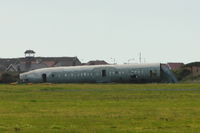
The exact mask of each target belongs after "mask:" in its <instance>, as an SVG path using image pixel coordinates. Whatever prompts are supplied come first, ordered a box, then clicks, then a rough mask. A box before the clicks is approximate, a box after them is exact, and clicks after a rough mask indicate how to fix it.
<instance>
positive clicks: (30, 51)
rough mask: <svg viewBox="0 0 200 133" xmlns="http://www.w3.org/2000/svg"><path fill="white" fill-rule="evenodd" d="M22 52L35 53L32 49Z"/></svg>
mask: <svg viewBox="0 0 200 133" xmlns="http://www.w3.org/2000/svg"><path fill="white" fill-rule="evenodd" d="M24 54H35V51H33V50H26V51H25V52H24Z"/></svg>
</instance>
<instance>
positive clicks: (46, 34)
mask: <svg viewBox="0 0 200 133" xmlns="http://www.w3.org/2000/svg"><path fill="white" fill-rule="evenodd" d="M0 46H1V47H0V49H1V51H0V58H7V57H23V56H24V51H25V50H27V49H32V50H34V51H35V52H36V56H45V57H49V56H77V57H78V58H79V59H80V60H81V61H83V62H86V61H88V60H96V59H102V60H106V61H107V62H110V63H112V62H113V61H114V60H113V59H111V58H115V60H116V62H117V63H124V62H127V61H128V60H129V59H132V58H135V60H131V62H138V58H139V53H140V52H142V58H145V60H146V62H148V63H150V62H163V63H165V62H185V63H187V62H192V61H199V60H200V52H199V51H200V1H199V0H0ZM143 61H144V59H143Z"/></svg>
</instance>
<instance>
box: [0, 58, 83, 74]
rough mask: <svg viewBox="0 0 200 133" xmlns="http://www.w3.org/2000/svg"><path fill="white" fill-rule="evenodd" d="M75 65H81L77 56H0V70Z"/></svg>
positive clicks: (27, 69) (24, 69) (23, 69)
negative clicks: (3, 57)
mask: <svg viewBox="0 0 200 133" xmlns="http://www.w3.org/2000/svg"><path fill="white" fill-rule="evenodd" d="M77 65H81V62H80V61H79V59H78V58H77V57H32V58H5V59H2V58H0V71H18V72H27V71H30V70H35V69H39V68H47V67H60V66H77Z"/></svg>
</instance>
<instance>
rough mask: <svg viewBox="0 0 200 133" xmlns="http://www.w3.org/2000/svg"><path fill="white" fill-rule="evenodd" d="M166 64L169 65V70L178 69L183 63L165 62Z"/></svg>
mask: <svg viewBox="0 0 200 133" xmlns="http://www.w3.org/2000/svg"><path fill="white" fill-rule="evenodd" d="M167 66H168V67H169V69H170V70H178V69H180V68H182V67H184V63H172V62H170V63H167Z"/></svg>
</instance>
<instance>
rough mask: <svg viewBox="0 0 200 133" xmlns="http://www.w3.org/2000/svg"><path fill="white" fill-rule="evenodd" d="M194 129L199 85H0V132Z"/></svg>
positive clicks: (180, 132)
mask: <svg viewBox="0 0 200 133" xmlns="http://www.w3.org/2000/svg"><path fill="white" fill-rule="evenodd" d="M13 132H18V133H199V132H200V84H145V85H134V84H37V85H0V133H13Z"/></svg>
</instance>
